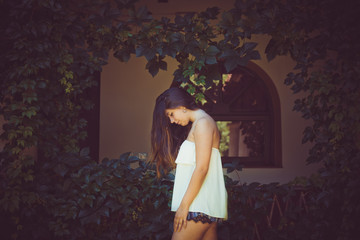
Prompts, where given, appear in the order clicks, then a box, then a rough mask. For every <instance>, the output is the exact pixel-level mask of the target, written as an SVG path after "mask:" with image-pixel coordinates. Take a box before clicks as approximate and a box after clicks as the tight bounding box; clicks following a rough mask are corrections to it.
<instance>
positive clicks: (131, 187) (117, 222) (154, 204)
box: [1, 149, 316, 240]
mask: <svg viewBox="0 0 360 240" xmlns="http://www.w3.org/2000/svg"><path fill="white" fill-rule="evenodd" d="M87 154H88V151H87V149H83V150H82V151H81V154H80V156H78V157H77V158H76V159H68V161H65V162H63V163H64V165H63V168H62V169H61V170H59V169H52V168H46V169H42V171H41V172H43V176H39V175H37V176H38V178H37V179H36V180H34V181H33V183H32V187H33V188H34V189H37V197H38V199H37V200H38V201H37V202H36V204H33V205H31V206H29V205H28V206H26V205H23V206H21V212H20V215H21V218H19V219H18V221H17V222H15V223H12V224H11V223H10V222H8V221H9V219H8V218H7V217H8V216H7V215H2V216H1V220H2V223H4V224H5V225H7V226H8V228H7V229H6V230H7V231H5V232H3V234H2V236H3V237H5V239H10V235H11V234H14V232H16V235H13V236H14V238H15V239H27V240H30V239H109V240H111V239H169V238H170V237H171V234H172V221H173V217H174V215H173V213H171V212H170V201H171V195H172V186H173V182H172V180H173V175H172V174H169V175H168V176H166V177H165V178H163V179H161V180H157V178H156V173H155V170H154V169H152V168H151V167H150V166H147V165H146V164H145V163H144V160H141V159H139V158H138V157H136V156H133V155H131V154H130V153H125V154H123V155H122V156H121V157H120V158H119V159H112V160H109V159H104V161H102V162H101V163H100V164H98V163H96V162H89V160H88V157H87ZM48 167H49V166H48ZM45 170H46V171H45ZM49 172H51V174H50V176H52V177H51V178H49V174H48V173H49ZM44 173H46V174H44ZM61 179H64V181H62V180H61ZM226 185H227V189H228V194H229V220H228V221H226V222H224V223H223V224H221V225H220V226H219V237H220V239H250V238H252V237H253V236H254V234H255V230H258V231H259V234H260V235H259V236H261V237H262V238H261V239H290V238H291V239H310V238H308V237H309V236H310V234H311V231H304V232H303V234H302V235H299V232H298V231H299V230H300V229H301V230H302V231H303V230H304V229H306V228H307V229H311V228H312V227H313V226H312V221H311V219H309V218H310V217H313V216H312V214H313V213H311V214H306V212H305V207H304V206H301V205H299V204H298V199H299V192H298V191H297V190H296V188H295V187H293V186H292V185H279V184H276V183H273V184H265V185H260V184H259V183H252V184H250V185H247V184H243V185H241V186H239V185H238V184H237V182H236V181H233V180H231V179H230V178H226ZM310 190H312V192H309V191H310ZM302 191H308V193H309V194H311V197H309V196H308V197H307V198H306V199H307V201H308V202H307V207H309V208H311V207H312V206H313V205H315V204H314V202H312V201H314V198H313V194H315V193H316V192H315V189H314V187H313V186H307V187H304V188H303V189H302ZM275 195H276V196H277V198H278V199H279V202H280V203H282V205H284V203H285V201H286V200H287V199H289V200H290V201H289V203H288V204H289V205H288V206H287V210H286V211H284V209H285V208H284V206H282V207H281V208H282V209H283V210H281V211H284V215H283V216H281V217H280V216H277V220H272V227H271V228H269V227H268V226H267V222H266V219H267V216H270V211H271V206H272V204H273V200H274V196H275ZM249 200H251V202H249ZM276 211H278V209H277V208H276V207H275V210H274V216H275V215H276ZM310 212H311V209H310ZM273 218H274V219H276V216H275V217H273ZM254 224H257V227H256V228H255V225H254ZM15 229H16V231H15ZM12 231H14V232H12Z"/></svg>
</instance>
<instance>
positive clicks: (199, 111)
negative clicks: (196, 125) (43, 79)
mask: <svg viewBox="0 0 360 240" xmlns="http://www.w3.org/2000/svg"><path fill="white" fill-rule="evenodd" d="M206 115H207V114H206V112H205V111H204V110H202V109H196V110H193V111H192V112H191V115H190V121H191V122H195V121H196V120H198V119H200V118H202V117H204V116H206Z"/></svg>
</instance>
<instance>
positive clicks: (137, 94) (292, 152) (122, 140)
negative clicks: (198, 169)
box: [100, 0, 316, 183]
mask: <svg viewBox="0 0 360 240" xmlns="http://www.w3.org/2000/svg"><path fill="white" fill-rule="evenodd" d="M147 2H150V3H151V2H153V3H154V5H149V8H150V10H151V11H153V12H154V13H155V14H156V13H161V14H166V13H169V14H170V13H173V12H176V11H195V10H201V9H206V8H207V7H210V6H216V5H217V6H221V5H220V2H221V3H223V2H225V3H226V4H227V5H226V6H225V8H227V7H229V2H232V1H215V0H214V1H204V0H193V1H191V2H192V3H194V4H193V5H190V4H186V3H190V1H187V0H186V1H174V0H169V4H168V6H169V7H167V8H166V7H163V6H166V4H163V5H162V4H160V3H157V1H147ZM179 2H181V3H182V4H179ZM204 2H205V3H206V4H203V3H204ZM200 3H201V4H203V6H204V7H203V8H200V7H199V6H200V5H201V4H200ZM212 3H213V4H212ZM170 6H171V7H170ZM190 6H191V7H190ZM253 40H254V41H257V42H259V46H258V50H259V51H260V53H261V55H262V60H258V61H254V62H255V63H256V64H258V65H259V66H260V67H261V68H262V69H263V70H264V71H265V72H266V73H267V74H268V75H269V76H270V78H272V80H273V82H274V84H275V87H276V89H277V91H278V94H279V97H280V104H281V126H282V160H283V168H270V169H243V171H241V172H239V176H240V179H238V176H237V175H236V174H232V175H231V176H232V177H233V178H234V179H238V180H240V181H241V182H255V181H256V182H262V183H268V182H287V181H290V180H292V179H293V178H294V177H295V176H303V175H309V174H310V173H311V172H314V171H315V168H316V166H315V165H310V166H306V163H305V159H306V156H307V153H308V149H309V145H302V144H301V138H302V132H303V130H304V128H305V126H307V125H310V124H311V123H310V122H306V121H305V120H303V119H302V118H301V115H300V114H299V113H297V112H294V111H292V108H293V105H294V100H295V99H296V98H298V97H299V96H298V95H293V94H292V92H291V90H290V89H289V88H288V87H287V86H285V85H284V79H285V77H286V74H287V73H288V72H290V71H291V69H292V67H293V66H294V63H293V62H292V61H291V59H289V58H288V57H278V58H276V59H275V60H273V61H271V62H270V63H269V62H267V60H266V58H265V57H264V54H263V53H264V48H265V44H266V42H267V39H266V38H265V37H259V36H257V37H255V38H254V39H253ZM145 64H146V60H145V59H144V58H143V57H141V58H135V57H133V58H132V59H131V60H130V61H129V62H128V63H120V62H119V61H117V60H116V59H114V58H113V57H111V58H110V60H109V64H108V65H106V66H105V67H104V70H103V73H102V75H101V100H100V158H101V159H102V158H104V157H109V158H117V157H119V156H120V154H121V153H123V152H127V151H131V152H135V153H137V152H149V150H150V129H151V122H152V111H153V107H154V104H155V99H156V97H157V96H158V95H159V94H160V93H161V92H163V91H164V90H165V89H167V88H168V87H169V86H170V84H171V81H172V79H173V76H172V73H173V71H174V70H175V69H176V66H177V63H176V61H174V60H172V59H168V71H167V72H164V71H160V72H159V74H158V75H157V76H156V77H155V78H152V76H151V75H150V74H149V73H148V72H147V71H146V70H145Z"/></svg>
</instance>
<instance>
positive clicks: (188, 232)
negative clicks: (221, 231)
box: [171, 221, 216, 240]
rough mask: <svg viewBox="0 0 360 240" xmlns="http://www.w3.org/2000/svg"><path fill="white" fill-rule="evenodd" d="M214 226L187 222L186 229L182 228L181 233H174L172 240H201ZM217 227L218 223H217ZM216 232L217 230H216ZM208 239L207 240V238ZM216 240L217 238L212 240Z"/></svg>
mask: <svg viewBox="0 0 360 240" xmlns="http://www.w3.org/2000/svg"><path fill="white" fill-rule="evenodd" d="M213 224H214V223H212V224H209V223H202V222H194V221H187V226H186V228H185V229H184V228H182V229H181V231H180V232H174V233H173V235H172V238H171V239H172V240H201V239H203V237H204V235H205V234H206V232H207V231H208V230H210V228H212V227H213ZM215 227H216V223H215ZM215 231H216V229H215ZM206 239H207V238H206ZM211 239H216V238H211Z"/></svg>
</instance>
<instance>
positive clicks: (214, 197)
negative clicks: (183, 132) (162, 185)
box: [171, 140, 227, 219]
mask: <svg viewBox="0 0 360 240" xmlns="http://www.w3.org/2000/svg"><path fill="white" fill-rule="evenodd" d="M195 155H196V154H195V143H194V142H191V141H189V140H185V141H184V142H183V143H182V145H181V146H180V149H179V153H178V156H177V158H176V161H175V163H176V173H175V182H174V189H173V196H172V203H171V211H174V212H176V210H177V209H178V208H179V206H180V203H181V200H182V198H183V197H184V195H185V192H186V190H187V187H188V185H189V182H190V179H191V176H192V174H193V172H194V170H195V166H196V156H195ZM189 212H201V213H205V214H207V215H209V216H211V217H216V218H223V219H227V192H226V189H225V182H224V175H223V171H222V165H221V156H220V152H219V150H218V149H216V148H212V152H211V157H210V163H209V169H208V173H207V175H206V177H205V180H204V183H203V184H202V186H201V188H200V191H199V193H198V194H197V196H196V197H195V199H194V200H193V202H192V203H191V205H190V208H189Z"/></svg>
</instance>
